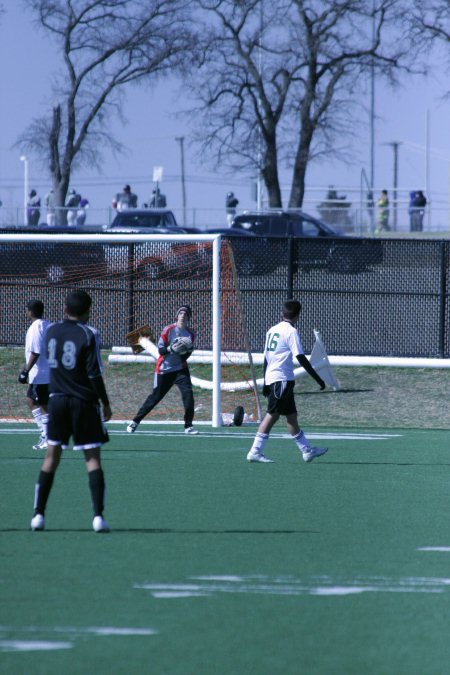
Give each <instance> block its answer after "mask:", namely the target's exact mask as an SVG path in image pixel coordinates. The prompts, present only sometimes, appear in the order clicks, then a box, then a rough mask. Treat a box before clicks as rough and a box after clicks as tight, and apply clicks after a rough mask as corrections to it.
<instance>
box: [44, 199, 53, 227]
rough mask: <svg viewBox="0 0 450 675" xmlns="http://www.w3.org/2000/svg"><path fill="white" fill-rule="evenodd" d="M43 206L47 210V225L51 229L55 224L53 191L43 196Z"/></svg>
mask: <svg viewBox="0 0 450 675" xmlns="http://www.w3.org/2000/svg"><path fill="white" fill-rule="evenodd" d="M45 206H46V209H47V225H49V226H50V227H53V226H54V225H55V224H56V212H55V194H54V192H53V190H50V192H48V193H47V194H46V195H45Z"/></svg>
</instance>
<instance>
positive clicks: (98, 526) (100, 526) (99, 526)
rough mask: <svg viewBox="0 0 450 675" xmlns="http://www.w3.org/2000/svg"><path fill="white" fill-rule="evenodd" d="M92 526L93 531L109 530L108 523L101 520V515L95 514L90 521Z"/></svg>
mask: <svg viewBox="0 0 450 675" xmlns="http://www.w3.org/2000/svg"><path fill="white" fill-rule="evenodd" d="M92 527H93V529H94V532H109V525H108V523H107V522H106V521H105V520H103V518H102V516H95V518H94V520H93V521H92Z"/></svg>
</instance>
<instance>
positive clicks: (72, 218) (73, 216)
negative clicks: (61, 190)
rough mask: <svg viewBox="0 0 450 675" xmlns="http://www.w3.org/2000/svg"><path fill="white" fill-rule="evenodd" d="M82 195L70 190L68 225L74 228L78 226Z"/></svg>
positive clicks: (67, 204)
mask: <svg viewBox="0 0 450 675" xmlns="http://www.w3.org/2000/svg"><path fill="white" fill-rule="evenodd" d="M80 201H81V195H80V194H78V192H77V191H76V190H74V189H72V190H70V192H69V194H68V195H67V199H66V207H67V225H68V226H69V227H74V226H75V225H76V224H77V211H78V206H79V205H80Z"/></svg>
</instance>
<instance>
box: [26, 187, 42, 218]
mask: <svg viewBox="0 0 450 675" xmlns="http://www.w3.org/2000/svg"><path fill="white" fill-rule="evenodd" d="M40 217H41V199H40V197H38V195H37V193H36V190H31V192H30V194H29V195H28V201H27V224H28V225H33V226H36V225H39V218H40Z"/></svg>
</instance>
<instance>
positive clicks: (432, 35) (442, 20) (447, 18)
mask: <svg viewBox="0 0 450 675" xmlns="http://www.w3.org/2000/svg"><path fill="white" fill-rule="evenodd" d="M408 17H409V21H410V25H411V31H412V35H413V39H414V41H415V42H416V44H421V45H422V46H423V49H424V51H425V52H426V53H428V52H429V51H430V50H431V49H433V48H434V47H442V49H443V57H444V61H445V62H446V63H447V68H448V69H450V2H449V0H428V1H427V2H423V1H422V0H414V3H413V9H412V12H410V13H409V14H408ZM446 95H447V96H450V90H448V91H447V92H446Z"/></svg>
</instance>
